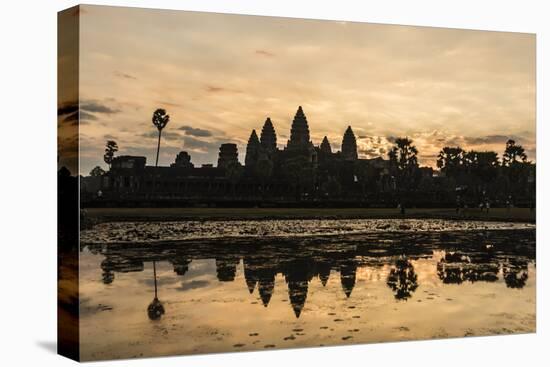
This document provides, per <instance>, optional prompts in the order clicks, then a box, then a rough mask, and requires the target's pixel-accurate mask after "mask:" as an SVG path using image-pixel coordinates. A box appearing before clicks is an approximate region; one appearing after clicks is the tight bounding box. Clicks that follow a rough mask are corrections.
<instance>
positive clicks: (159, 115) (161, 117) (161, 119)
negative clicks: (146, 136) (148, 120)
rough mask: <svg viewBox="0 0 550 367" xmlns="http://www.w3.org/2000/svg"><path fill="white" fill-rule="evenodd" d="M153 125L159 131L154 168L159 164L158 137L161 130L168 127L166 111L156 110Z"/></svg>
mask: <svg viewBox="0 0 550 367" xmlns="http://www.w3.org/2000/svg"><path fill="white" fill-rule="evenodd" d="M152 121H153V125H155V127H156V128H157V130H158V131H159V139H158V143H157V159H156V161H155V167H156V166H158V164H159V152H160V136H161V134H162V129H164V128H165V127H166V125H168V121H170V116H169V115H167V114H166V110H164V109H163V108H157V109H156V110H155V112H153V118H152Z"/></svg>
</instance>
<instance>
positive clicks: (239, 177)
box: [81, 106, 432, 206]
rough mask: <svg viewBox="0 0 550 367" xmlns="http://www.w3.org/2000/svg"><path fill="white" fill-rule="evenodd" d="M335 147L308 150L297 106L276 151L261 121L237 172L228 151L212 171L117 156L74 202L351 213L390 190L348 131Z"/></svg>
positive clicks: (230, 148) (380, 166)
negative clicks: (320, 208)
mask: <svg viewBox="0 0 550 367" xmlns="http://www.w3.org/2000/svg"><path fill="white" fill-rule="evenodd" d="M341 147H342V149H341V151H336V152H335V151H333V150H332V148H331V143H330V142H329V140H328V138H327V137H326V136H325V137H324V138H323V140H322V142H321V144H320V145H319V146H315V145H314V144H313V143H312V141H311V138H310V130H309V124H308V121H307V117H306V115H305V113H304V111H303V109H302V107H301V106H299V107H298V110H297V111H296V114H295V116H294V119H293V121H292V127H291V130H290V138H289V139H288V141H287V143H286V146H285V147H284V148H283V149H280V148H278V146H277V133H276V130H275V127H274V125H273V123H272V121H271V119H270V118H269V117H268V118H267V119H266V120H265V122H264V124H263V127H262V129H261V132H260V136H258V134H257V132H256V130H252V132H251V134H250V137H249V139H248V144H247V146H246V154H245V159H244V165H242V164H241V163H240V162H239V160H238V156H239V154H238V147H237V145H236V144H234V143H224V144H221V146H220V148H219V154H218V160H217V164H216V166H214V165H213V164H203V165H202V166H201V167H196V166H195V165H194V164H193V163H192V157H191V155H190V154H189V153H188V152H186V151H182V152H180V153H178V154H177V155H176V157H175V160H174V163H172V164H171V165H170V167H155V166H148V165H146V157H142V156H129V155H121V156H117V157H114V159H113V160H112V163H111V167H110V170H109V171H108V172H107V173H106V174H105V175H103V176H102V177H100V178H98V177H83V178H82V179H81V194H82V197H81V199H82V202H83V204H84V205H101V203H103V204H104V205H108V204H111V205H113V204H114V205H115V206H116V205H117V204H120V205H124V204H125V203H126V204H127V205H131V203H132V202H134V203H136V204H137V203H138V202H139V203H141V204H140V205H145V204H146V203H148V202H149V203H151V204H152V205H154V203H155V202H157V203H158V202H159V201H160V202H164V204H167V203H168V202H172V203H173V204H174V205H176V203H177V204H190V205H193V204H200V203H208V204H212V205H220V206H223V205H243V206H248V205H258V203H271V204H273V205H277V204H285V205H288V204H290V205H292V204H293V203H294V204H296V203H300V204H299V205H308V203H309V204H312V203H315V204H319V203H321V202H329V201H335V202H339V203H348V204H349V205H355V204H357V202H358V201H357V199H358V198H361V200H360V201H361V202H363V201H365V197H366V195H365V194H366V189H367V188H369V189H370V192H371V194H372V193H375V194H376V195H378V196H379V194H381V193H389V192H390V191H391V190H392V189H393V188H394V186H392V185H394V182H393V181H392V178H391V176H390V170H389V163H388V160H386V159H383V158H381V157H378V158H374V159H360V158H358V153H357V142H356V137H355V134H354V132H353V130H352V128H351V126H348V128H347V129H346V131H345V132H344V134H343V138H342V143H341ZM359 171H360V172H359ZM420 172H422V174H424V175H426V176H427V177H428V176H431V175H432V169H431V168H427V167H425V168H421V169H420ZM367 175H368V176H369V177H368V181H369V183H368V184H366V182H360V181H367V177H366V176H367ZM98 191H101V200H99V199H100V198H98V197H97V192H98ZM371 196H372V195H371ZM370 200H371V202H372V201H380V200H382V201H384V200H385V199H381V198H380V197H378V198H377V199H375V200H373V198H372V197H371V198H370ZM107 203H108V204H107Z"/></svg>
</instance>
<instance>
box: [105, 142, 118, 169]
mask: <svg viewBox="0 0 550 367" xmlns="http://www.w3.org/2000/svg"><path fill="white" fill-rule="evenodd" d="M116 152H118V145H117V143H116V141H114V140H107V144H106V145H105V154H104V155H103V161H105V163H107V164H108V165H109V169H110V168H111V163H113V158H114V157H115V153H116Z"/></svg>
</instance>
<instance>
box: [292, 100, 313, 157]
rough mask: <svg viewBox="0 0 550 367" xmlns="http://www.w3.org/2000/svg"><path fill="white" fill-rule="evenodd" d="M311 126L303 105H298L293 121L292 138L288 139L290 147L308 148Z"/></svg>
mask: <svg viewBox="0 0 550 367" xmlns="http://www.w3.org/2000/svg"><path fill="white" fill-rule="evenodd" d="M309 139H310V137H309V126H308V124H307V119H306V115H304V111H303V110H302V106H299V107H298V111H296V115H295V116H294V120H293V121H292V128H291V129H290V140H289V141H288V144H287V148H288V149H300V148H307V147H309V144H310V140H309Z"/></svg>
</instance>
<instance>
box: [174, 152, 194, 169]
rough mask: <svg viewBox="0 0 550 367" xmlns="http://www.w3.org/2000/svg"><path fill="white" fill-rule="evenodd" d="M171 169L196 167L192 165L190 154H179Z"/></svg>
mask: <svg viewBox="0 0 550 367" xmlns="http://www.w3.org/2000/svg"><path fill="white" fill-rule="evenodd" d="M170 167H180V168H193V167H194V165H193V163H191V156H190V155H189V153H187V152H179V153H178V155H177V156H176V161H175V162H174V163H172V164H171V165H170Z"/></svg>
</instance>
